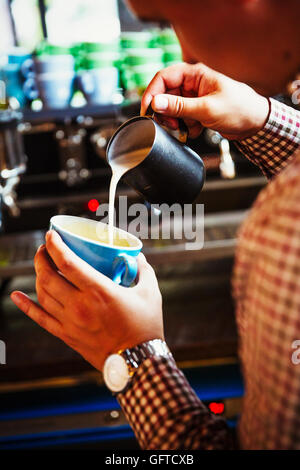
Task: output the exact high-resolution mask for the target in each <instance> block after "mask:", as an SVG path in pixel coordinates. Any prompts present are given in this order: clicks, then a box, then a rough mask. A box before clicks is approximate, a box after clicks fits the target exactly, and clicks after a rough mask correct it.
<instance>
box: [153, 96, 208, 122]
mask: <svg viewBox="0 0 300 470" xmlns="http://www.w3.org/2000/svg"><path fill="white" fill-rule="evenodd" d="M205 100H206V98H185V97H183V96H173V95H168V94H161V95H156V96H155V97H154V98H153V101H152V108H153V111H155V112H156V113H160V114H166V115H167V116H171V117H175V118H188V119H194V120H196V121H199V122H201V121H202V120H205V119H206V114H207V106H206V102H205Z"/></svg>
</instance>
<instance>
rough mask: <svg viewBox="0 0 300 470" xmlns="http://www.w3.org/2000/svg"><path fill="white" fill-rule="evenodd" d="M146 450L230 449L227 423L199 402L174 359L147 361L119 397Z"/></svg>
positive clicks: (161, 358)
mask: <svg viewBox="0 0 300 470" xmlns="http://www.w3.org/2000/svg"><path fill="white" fill-rule="evenodd" d="M117 398H118V401H119V403H120V405H121V407H122V408H123V411H124V413H125V415H126V417H127V419H128V421H129V423H130V425H131V427H132V429H133V430H134V432H135V435H136V437H137V439H138V441H139V444H140V446H141V447H142V448H143V449H164V450H171V449H189V450H192V449H207V450H208V449H226V448H231V447H232V443H231V435H230V432H229V430H228V428H227V425H226V422H225V421H224V420H223V419H222V418H219V417H216V416H215V415H213V414H212V413H211V412H210V411H209V410H208V409H207V408H206V406H205V405H204V404H203V403H202V402H201V400H199V398H198V397H197V395H196V394H195V392H194V391H193V390H192V388H191V387H190V385H189V383H188V381H187V380H186V378H185V376H184V374H183V373H182V372H181V371H180V370H179V369H178V368H177V366H176V363H175V361H174V360H173V359H166V358H163V357H156V358H151V359H146V360H145V361H144V362H143V364H142V365H141V366H140V367H139V369H138V370H137V372H136V374H135V376H134V378H133V381H132V383H131V385H130V388H129V389H128V390H127V391H126V392H125V393H121V394H119V395H118V396H117Z"/></svg>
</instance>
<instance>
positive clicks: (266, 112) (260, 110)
mask: <svg viewBox="0 0 300 470" xmlns="http://www.w3.org/2000/svg"><path fill="white" fill-rule="evenodd" d="M253 107H254V109H253V112H252V115H253V118H252V119H251V122H250V123H249V127H248V130H247V132H245V133H243V134H242V135H240V136H239V139H238V140H239V141H240V140H244V139H247V138H249V137H252V136H254V135H255V134H257V133H258V132H259V131H261V130H262V129H264V127H265V126H266V124H267V122H268V119H269V116H270V112H271V103H270V100H269V99H268V98H266V97H265V96H261V95H258V94H257V100H256V101H255V102H254V103H253Z"/></svg>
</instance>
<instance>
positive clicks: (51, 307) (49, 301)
mask: <svg viewBox="0 0 300 470" xmlns="http://www.w3.org/2000/svg"><path fill="white" fill-rule="evenodd" d="M36 293H37V298H38V301H39V304H40V306H41V307H42V308H43V309H44V310H46V312H48V313H50V314H51V315H52V316H53V317H55V318H57V319H58V320H59V321H61V322H62V321H63V319H64V317H65V316H66V315H65V310H64V306H63V305H62V304H61V303H60V302H58V301H57V300H56V299H54V298H53V297H52V296H51V295H50V294H49V292H47V290H46V289H44V288H43V287H42V286H41V284H40V282H39V280H38V279H37V281H36Z"/></svg>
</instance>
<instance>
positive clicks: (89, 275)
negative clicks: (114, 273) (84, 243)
mask: <svg viewBox="0 0 300 470" xmlns="http://www.w3.org/2000/svg"><path fill="white" fill-rule="evenodd" d="M46 248H47V251H48V253H49V255H50V256H51V258H52V260H53V261H54V263H55V265H56V266H57V268H58V269H59V271H61V273H62V274H63V275H64V276H65V277H66V279H68V280H69V281H70V282H71V283H72V284H74V285H75V286H76V287H77V288H78V289H80V290H84V289H86V288H89V287H93V286H97V289H98V290H99V287H100V286H101V288H102V290H103V292H105V291H106V292H110V291H111V289H112V288H115V287H116V285H115V283H114V282H113V281H112V280H111V279H109V278H108V277H107V276H105V275H104V274H101V273H100V272H99V271H96V269H94V268H93V267H91V266H90V265H89V264H88V263H86V262H85V261H83V260H82V259H81V258H79V256H77V255H76V254H75V253H74V252H73V251H72V250H70V248H69V247H67V245H66V244H65V243H64V242H63V241H62V239H61V237H60V236H59V235H58V233H57V232H55V231H54V230H50V231H49V232H47V234H46ZM49 292H50V291H49ZM66 295H67V294H66ZM54 297H56V296H54Z"/></svg>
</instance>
